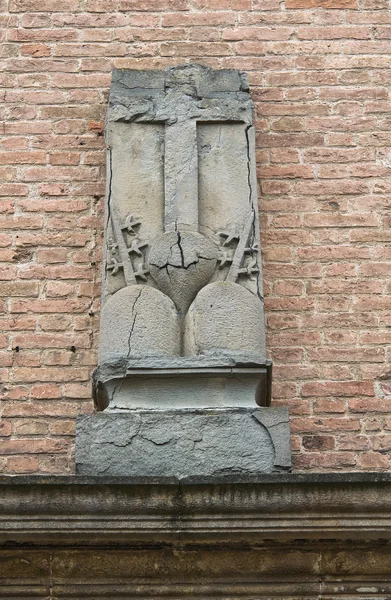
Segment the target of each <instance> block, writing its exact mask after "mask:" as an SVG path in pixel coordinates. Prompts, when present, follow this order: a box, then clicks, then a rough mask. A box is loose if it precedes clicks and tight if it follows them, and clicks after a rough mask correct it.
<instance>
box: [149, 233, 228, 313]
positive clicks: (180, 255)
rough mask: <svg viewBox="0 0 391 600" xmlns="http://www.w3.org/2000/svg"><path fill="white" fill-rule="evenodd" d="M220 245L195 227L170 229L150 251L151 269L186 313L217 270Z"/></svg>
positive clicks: (180, 308)
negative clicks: (218, 246)
mask: <svg viewBox="0 0 391 600" xmlns="http://www.w3.org/2000/svg"><path fill="white" fill-rule="evenodd" d="M217 257H218V249H217V247H216V245H215V244H214V243H213V242H212V241H211V240H209V239H208V238H206V237H204V236H203V235H201V234H199V233H196V232H193V231H184V232H180V231H170V232H168V233H165V234H164V235H163V236H162V237H160V238H159V239H158V240H156V241H155V243H154V244H153V246H152V248H151V252H150V255H149V265H150V273H151V275H152V277H153V279H154V280H155V282H156V284H157V285H158V286H159V289H160V290H161V291H162V292H164V293H165V294H167V296H169V297H170V298H171V299H172V300H173V301H174V303H175V305H176V307H177V308H178V310H179V311H180V313H181V314H182V315H185V314H186V312H187V309H188V307H189V306H190V303H191V302H192V300H193V299H194V298H195V296H196V294H197V292H198V291H199V290H200V289H201V288H202V287H203V286H205V285H206V284H207V283H208V281H209V280H210V279H211V277H212V275H213V273H214V272H215V270H216V265H217Z"/></svg>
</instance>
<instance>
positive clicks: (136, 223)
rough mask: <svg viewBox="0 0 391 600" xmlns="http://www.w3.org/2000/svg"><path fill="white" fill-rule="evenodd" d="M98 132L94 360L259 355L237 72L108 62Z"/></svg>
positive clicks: (244, 118) (248, 154) (249, 134)
mask: <svg viewBox="0 0 391 600" xmlns="http://www.w3.org/2000/svg"><path fill="white" fill-rule="evenodd" d="M106 134H107V143H108V154H109V160H108V166H109V176H108V193H107V197H108V201H107V215H106V217H107V228H106V229H107V231H106V239H107V240H108V242H107V251H106V258H105V262H106V268H105V277H104V283H103V292H104V293H103V299H104V304H105V305H104V308H103V311H102V328H101V352H100V357H101V358H100V361H101V364H104V365H106V367H107V365H110V364H114V363H115V364H117V363H118V361H119V360H120V361H124V363H125V364H126V365H127V367H128V368H130V367H131V365H132V364H134V361H135V360H136V361H140V360H144V359H146V358H147V357H150V356H152V355H153V356H156V357H158V356H165V357H171V359H173V358H175V360H178V359H179V358H180V360H181V361H182V364H184V361H185V362H186V364H187V365H189V364H191V361H193V362H194V360H198V361H199V357H200V356H204V357H206V356H208V357H209V359H210V358H211V357H212V356H213V360H214V361H216V360H217V361H220V363H221V364H222V363H224V361H225V360H226V358H227V356H231V357H235V360H238V359H239V358H240V357H241V360H243V362H244V363H246V362H252V363H258V364H261V363H264V361H265V353H264V352H265V351H264V326H263V297H262V281H261V269H260V256H259V232H258V231H259V227H258V215H257V194H256V175H255V162H254V159H255V136H254V128H253V126H252V104H251V100H250V97H249V94H248V85H247V80H246V77H245V75H244V74H243V73H241V72H239V71H230V70H222V71H212V70H211V69H208V68H206V67H201V66H199V65H185V66H183V67H173V68H171V69H168V70H167V71H128V70H117V71H114V73H113V83H112V87H111V93H110V106H109V113H108V123H107V132H106ZM130 288H134V289H130ZM113 331H116V335H115V336H113ZM209 359H208V360H209ZM132 361H133V362H132ZM106 367H105V368H106Z"/></svg>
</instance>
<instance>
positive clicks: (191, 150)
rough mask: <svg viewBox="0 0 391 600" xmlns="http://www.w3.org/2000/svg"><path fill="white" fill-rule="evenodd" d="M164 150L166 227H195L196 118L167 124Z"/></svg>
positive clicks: (191, 229) (166, 228) (196, 206)
mask: <svg viewBox="0 0 391 600" xmlns="http://www.w3.org/2000/svg"><path fill="white" fill-rule="evenodd" d="M165 129H166V131H165V152H164V188H165V191H164V195H165V217H164V228H165V231H176V230H178V229H182V230H185V231H186V230H187V231H198V149H197V122H196V119H186V120H182V119H178V121H176V122H175V123H173V124H167V125H166V128H165Z"/></svg>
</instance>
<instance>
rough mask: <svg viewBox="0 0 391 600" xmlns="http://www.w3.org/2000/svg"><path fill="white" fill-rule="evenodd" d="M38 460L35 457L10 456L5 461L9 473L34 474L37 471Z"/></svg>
mask: <svg viewBox="0 0 391 600" xmlns="http://www.w3.org/2000/svg"><path fill="white" fill-rule="evenodd" d="M38 466H39V462H38V458H37V457H36V456H29V455H28V454H27V455H26V456H12V457H10V458H8V459H7V470H8V471H9V472H10V473H17V474H20V475H21V474H23V473H36V472H37V471H38Z"/></svg>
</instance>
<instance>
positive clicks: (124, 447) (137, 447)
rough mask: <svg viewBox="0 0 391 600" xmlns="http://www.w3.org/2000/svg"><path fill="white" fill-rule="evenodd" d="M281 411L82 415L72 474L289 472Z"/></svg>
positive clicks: (285, 427)
mask: <svg viewBox="0 0 391 600" xmlns="http://www.w3.org/2000/svg"><path fill="white" fill-rule="evenodd" d="M290 465H291V463H290V451H289V424H288V412H287V410H286V409H283V408H267V409H261V408H258V409H255V410H254V409H252V410H251V409H242V410H240V409H236V410H220V411H219V410H215V411H206V410H203V411H196V410H188V411H164V412H161V411H131V412H129V413H127V414H110V413H100V414H96V415H88V416H82V417H79V419H78V424H77V445H76V469H77V473H78V474H81V475H83V474H89V475H103V474H107V473H109V474H110V475H129V476H130V475H134V476H136V475H143V476H172V477H178V478H179V479H181V478H184V477H188V476H196V475H205V476H208V475H218V474H224V473H226V474H228V473H272V472H275V471H279V470H288V469H289V468H290Z"/></svg>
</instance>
